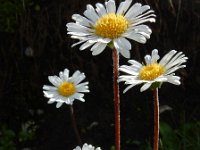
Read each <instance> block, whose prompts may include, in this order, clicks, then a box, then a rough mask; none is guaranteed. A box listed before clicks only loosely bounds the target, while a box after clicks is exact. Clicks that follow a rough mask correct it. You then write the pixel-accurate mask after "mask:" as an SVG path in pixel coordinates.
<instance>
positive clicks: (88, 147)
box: [73, 143, 101, 150]
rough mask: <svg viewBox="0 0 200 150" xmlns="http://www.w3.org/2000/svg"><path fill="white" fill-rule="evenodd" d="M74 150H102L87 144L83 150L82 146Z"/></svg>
mask: <svg viewBox="0 0 200 150" xmlns="http://www.w3.org/2000/svg"><path fill="white" fill-rule="evenodd" d="M73 150H101V148H100V147H97V148H94V146H92V145H88V144H87V143H85V144H84V145H83V147H82V149H81V147H80V146H77V147H76V148H74V149H73Z"/></svg>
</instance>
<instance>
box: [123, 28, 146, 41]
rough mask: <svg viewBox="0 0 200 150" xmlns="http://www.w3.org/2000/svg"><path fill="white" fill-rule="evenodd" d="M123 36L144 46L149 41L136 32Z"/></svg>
mask: <svg viewBox="0 0 200 150" xmlns="http://www.w3.org/2000/svg"><path fill="white" fill-rule="evenodd" d="M123 36H125V37H127V38H129V39H132V40H134V41H137V42H139V43H142V44H144V43H146V41H147V39H146V38H145V37H144V36H143V35H141V34H138V33H135V32H134V31H133V32H130V33H125V34H124V35H123Z"/></svg>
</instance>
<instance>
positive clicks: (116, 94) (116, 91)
mask: <svg viewBox="0 0 200 150" xmlns="http://www.w3.org/2000/svg"><path fill="white" fill-rule="evenodd" d="M112 58H113V92H114V108H115V146H116V150H120V97H119V85H118V82H117V80H118V76H119V70H118V68H119V54H118V52H117V50H116V49H115V48H114V49H113V51H112Z"/></svg>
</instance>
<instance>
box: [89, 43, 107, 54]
mask: <svg viewBox="0 0 200 150" xmlns="http://www.w3.org/2000/svg"><path fill="white" fill-rule="evenodd" d="M106 46H107V44H105V43H96V44H95V45H94V46H93V47H92V48H91V51H92V55H99V54H100V53H101V52H103V50H104V49H105V48H106Z"/></svg>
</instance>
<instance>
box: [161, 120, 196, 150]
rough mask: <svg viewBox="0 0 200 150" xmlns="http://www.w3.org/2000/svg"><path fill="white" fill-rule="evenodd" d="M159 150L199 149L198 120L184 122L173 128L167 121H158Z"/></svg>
mask: <svg viewBox="0 0 200 150" xmlns="http://www.w3.org/2000/svg"><path fill="white" fill-rule="evenodd" d="M160 135H161V139H160V149H161V150H197V149H200V122H195V123H185V124H182V125H181V126H180V128H178V129H176V130H174V129H173V128H172V127H170V125H168V124H167V123H164V122H161V123H160Z"/></svg>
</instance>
